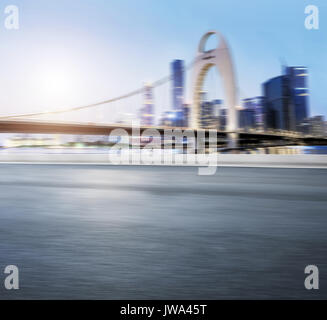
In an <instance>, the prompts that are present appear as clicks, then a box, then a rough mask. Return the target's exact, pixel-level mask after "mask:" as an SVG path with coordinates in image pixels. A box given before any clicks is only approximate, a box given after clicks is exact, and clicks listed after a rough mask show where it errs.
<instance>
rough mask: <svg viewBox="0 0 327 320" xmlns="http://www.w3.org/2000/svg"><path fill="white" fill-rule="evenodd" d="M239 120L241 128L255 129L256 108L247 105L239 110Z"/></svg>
mask: <svg viewBox="0 0 327 320" xmlns="http://www.w3.org/2000/svg"><path fill="white" fill-rule="evenodd" d="M238 120H239V128H240V129H245V130H249V129H255V127H256V125H255V109H253V108H249V107H247V108H243V109H241V110H239V117H238Z"/></svg>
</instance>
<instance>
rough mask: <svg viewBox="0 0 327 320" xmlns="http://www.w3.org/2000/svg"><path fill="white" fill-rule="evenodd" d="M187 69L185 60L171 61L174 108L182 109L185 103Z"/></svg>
mask: <svg viewBox="0 0 327 320" xmlns="http://www.w3.org/2000/svg"><path fill="white" fill-rule="evenodd" d="M184 73H185V70H184V61H183V60H174V61H173V62H172V63H171V75H172V76H171V77H172V107H173V110H182V109H183V104H184V84H185V80H184V77H185V74H184Z"/></svg>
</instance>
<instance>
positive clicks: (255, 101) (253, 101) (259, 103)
mask: <svg viewBox="0 0 327 320" xmlns="http://www.w3.org/2000/svg"><path fill="white" fill-rule="evenodd" d="M243 107H244V109H246V110H252V111H251V112H250V113H252V114H253V120H251V121H252V124H251V126H250V127H252V128H255V129H257V130H260V129H263V109H264V97H260V96H259V97H254V98H247V99H244V100H243ZM242 111H243V110H240V119H239V121H240V122H241V121H242V119H241V114H242ZM245 113H246V112H245ZM240 128H245V127H244V126H241V123H240Z"/></svg>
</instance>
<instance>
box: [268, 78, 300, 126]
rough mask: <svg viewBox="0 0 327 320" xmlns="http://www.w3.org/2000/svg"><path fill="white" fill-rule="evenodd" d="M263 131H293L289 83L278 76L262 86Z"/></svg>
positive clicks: (293, 119) (293, 121)
mask: <svg viewBox="0 0 327 320" xmlns="http://www.w3.org/2000/svg"><path fill="white" fill-rule="evenodd" d="M263 92H264V100H265V101H264V118H265V129H280V130H289V131H293V130H294V129H295V116H294V110H293V105H292V103H291V97H290V81H289V78H288V77H287V76H278V77H275V78H273V79H270V80H268V81H267V82H265V83H264V84H263Z"/></svg>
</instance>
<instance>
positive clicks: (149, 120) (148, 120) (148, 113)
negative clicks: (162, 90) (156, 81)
mask: <svg viewBox="0 0 327 320" xmlns="http://www.w3.org/2000/svg"><path fill="white" fill-rule="evenodd" d="M140 119H141V125H143V126H153V125H154V102H153V87H152V85H151V84H149V83H147V84H145V86H144V105H143V107H142V108H141V111H140Z"/></svg>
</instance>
